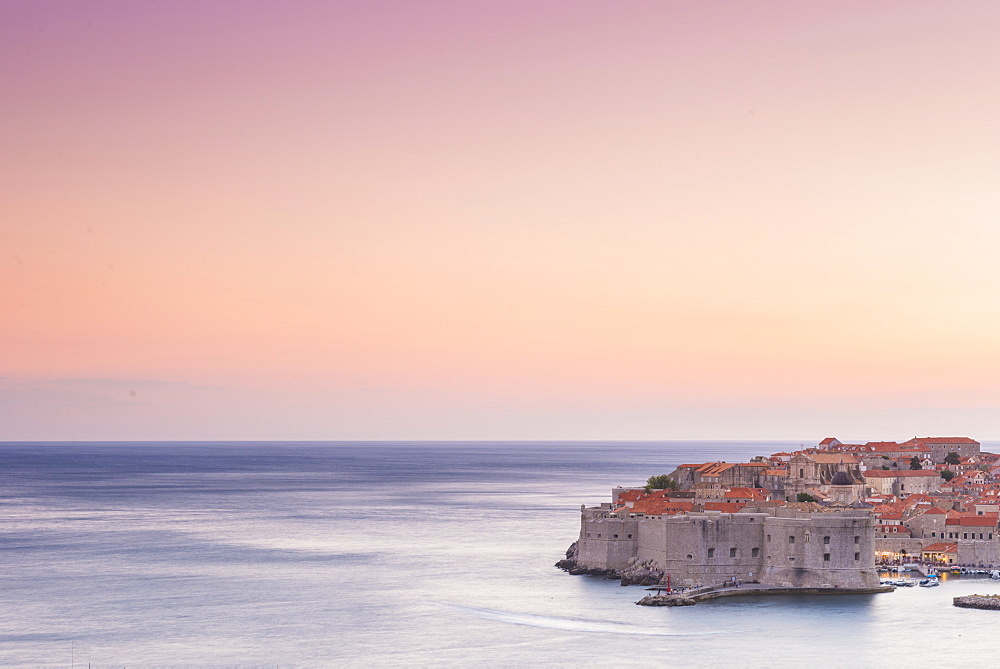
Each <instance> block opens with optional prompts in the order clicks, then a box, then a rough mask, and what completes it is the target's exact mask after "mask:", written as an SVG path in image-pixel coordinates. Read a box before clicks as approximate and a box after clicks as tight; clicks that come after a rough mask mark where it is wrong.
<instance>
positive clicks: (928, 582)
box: [920, 578, 941, 588]
mask: <svg viewBox="0 0 1000 669" xmlns="http://www.w3.org/2000/svg"><path fill="white" fill-rule="evenodd" d="M937 585H941V583H939V582H938V580H937V579H936V578H925V579H924V580H922V581H920V587H921V588H933V587H934V586H937Z"/></svg>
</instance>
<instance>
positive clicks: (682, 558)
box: [576, 505, 878, 588]
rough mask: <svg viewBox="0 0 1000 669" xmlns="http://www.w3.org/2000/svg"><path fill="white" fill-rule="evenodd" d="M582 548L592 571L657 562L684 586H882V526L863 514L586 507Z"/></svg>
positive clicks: (579, 557) (582, 562) (580, 559)
mask: <svg viewBox="0 0 1000 669" xmlns="http://www.w3.org/2000/svg"><path fill="white" fill-rule="evenodd" d="M813 508H816V509H818V508H819V507H813ZM577 545H578V554H577V558H576V560H577V564H578V565H580V566H581V567H583V568H585V569H597V570H608V569H614V570H621V569H625V568H626V567H628V566H630V565H631V564H634V563H636V562H640V563H643V562H647V561H649V562H652V563H653V564H655V565H656V566H657V567H658V568H659V569H662V570H663V571H664V572H665V573H667V574H670V575H671V577H672V579H673V580H672V582H673V583H675V584H677V585H696V584H704V585H711V584H720V583H725V582H727V581H731V580H733V579H737V580H742V581H758V582H760V583H761V584H763V585H769V586H772V587H840V588H871V587H875V586H877V585H878V574H877V573H876V571H875V558H874V524H873V520H872V517H871V515H870V514H869V513H867V512H866V511H863V510H853V509H842V510H838V511H834V512H829V511H827V512H819V511H803V510H795V509H789V508H773V509H769V510H768V511H767V512H762V511H761V510H760V509H755V508H750V507H748V508H747V509H745V510H743V511H741V512H739V513H719V512H711V511H706V512H700V513H680V514H676V515H672V516H668V515H661V516H647V515H642V514H630V513H628V510H620V511H617V512H616V511H614V510H612V509H611V507H610V505H605V506H602V507H597V508H582V509H581V527H580V538H579V541H578V544H577Z"/></svg>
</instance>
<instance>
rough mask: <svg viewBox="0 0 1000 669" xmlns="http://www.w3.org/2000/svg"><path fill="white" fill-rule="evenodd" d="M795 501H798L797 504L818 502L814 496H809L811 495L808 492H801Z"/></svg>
mask: <svg viewBox="0 0 1000 669" xmlns="http://www.w3.org/2000/svg"><path fill="white" fill-rule="evenodd" d="M795 501H797V502H815V501H816V498H815V497H813V496H812V495H810V494H809V493H807V492H800V493H799V494H798V495H797V496H796V497H795Z"/></svg>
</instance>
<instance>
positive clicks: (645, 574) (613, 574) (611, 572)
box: [555, 541, 665, 586]
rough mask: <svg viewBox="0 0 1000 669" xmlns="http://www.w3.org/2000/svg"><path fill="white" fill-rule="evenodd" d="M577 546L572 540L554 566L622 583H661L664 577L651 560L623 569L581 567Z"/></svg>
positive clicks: (574, 572)
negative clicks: (561, 558)
mask: <svg viewBox="0 0 1000 669" xmlns="http://www.w3.org/2000/svg"><path fill="white" fill-rule="evenodd" d="M578 555H579V547H578V545H577V542H576V541H574V542H573V543H572V544H570V547H569V548H568V549H567V550H566V558H565V559H563V560H559V562H556V564H555V566H556V567H559V568H560V569H563V570H565V571H568V572H569V573H570V574H572V575H574V576H578V575H581V574H586V575H588V576H603V577H604V578H607V579H611V580H620V581H621V584H622V585H646V586H649V585H663V584H664V583H665V577H664V574H663V571H662V570H660V569H658V568H657V567H656V563H654V562H653V561H652V560H647V561H646V562H635V561H634V559H633V562H631V563H630V564H629V566H627V567H626V568H625V569H620V570H619V569H590V568H587V567H581V566H579V565H578V563H577V561H576V560H577V557H578Z"/></svg>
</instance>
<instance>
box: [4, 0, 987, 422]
mask: <svg viewBox="0 0 1000 669" xmlns="http://www.w3.org/2000/svg"><path fill="white" fill-rule="evenodd" d="M998 31H1000V5H997V3H995V2H963V3H948V2H878V3H873V2H870V1H867V0H866V1H863V2H862V1H856V2H854V1H838V2H801V1H799V0H795V1H787V2H777V1H776V2H757V3H747V2H711V1H707V2H694V1H681V0H678V1H674V2H671V1H665V0H657V1H655V2H654V1H636V2H620V1H618V0H615V1H612V0H608V1H606V2H596V1H582V0H573V1H569V0H566V1H546V0H532V1H531V2H527V1H514V0H504V1H502V2H500V1H497V2H491V1H488V2H465V1H461V2H459V1H455V2H408V1H402V0H400V1H366V2H361V1H359V2H261V1H253V2H249V1H248V2H239V3H229V2H168V3H137V2H131V1H124V0H123V1H121V2H75V1H73V2H68V1H67V2H44V3H38V2H7V3H3V4H2V6H0V43H2V44H4V47H3V49H4V54H5V56H4V61H5V66H4V68H2V69H0V86H2V89H0V90H3V91H4V104H3V111H2V113H0V139H2V141H3V152H4V158H5V159H4V160H3V161H2V163H0V177H2V180H3V183H4V189H3V195H2V196H0V198H2V202H3V212H4V213H3V217H2V220H0V233H2V237H0V239H2V242H3V244H2V252H0V285H2V286H3V290H2V291H0V440H17V439H198V438H206V439H331V440H337V439H690V438H732V439H740V438H745V439H800V438H801V439H804V440H807V439H813V438H815V439H819V438H822V437H824V436H827V435H829V434H836V435H838V436H841V437H842V438H845V437H846V438H851V437H857V438H863V439H882V438H886V439H897V438H900V439H902V438H908V437H910V436H914V435H927V434H945V435H959V434H961V435H966V434H967V435H969V436H974V437H977V438H980V439H990V438H994V439H996V438H1000V347H998V346H997V345H996V338H997V333H998V332H1000V290H998V280H997V276H998V275H997V270H996V258H997V252H998V251H1000V223H998V221H1000V217H998V209H1000V196H998V195H997V192H998V188H997V184H998V183H1000V124H998V123H997V119H998V118H1000V87H998V86H997V85H996V76H997V72H1000V41H998V40H997V39H996V35H997V33H998Z"/></svg>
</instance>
